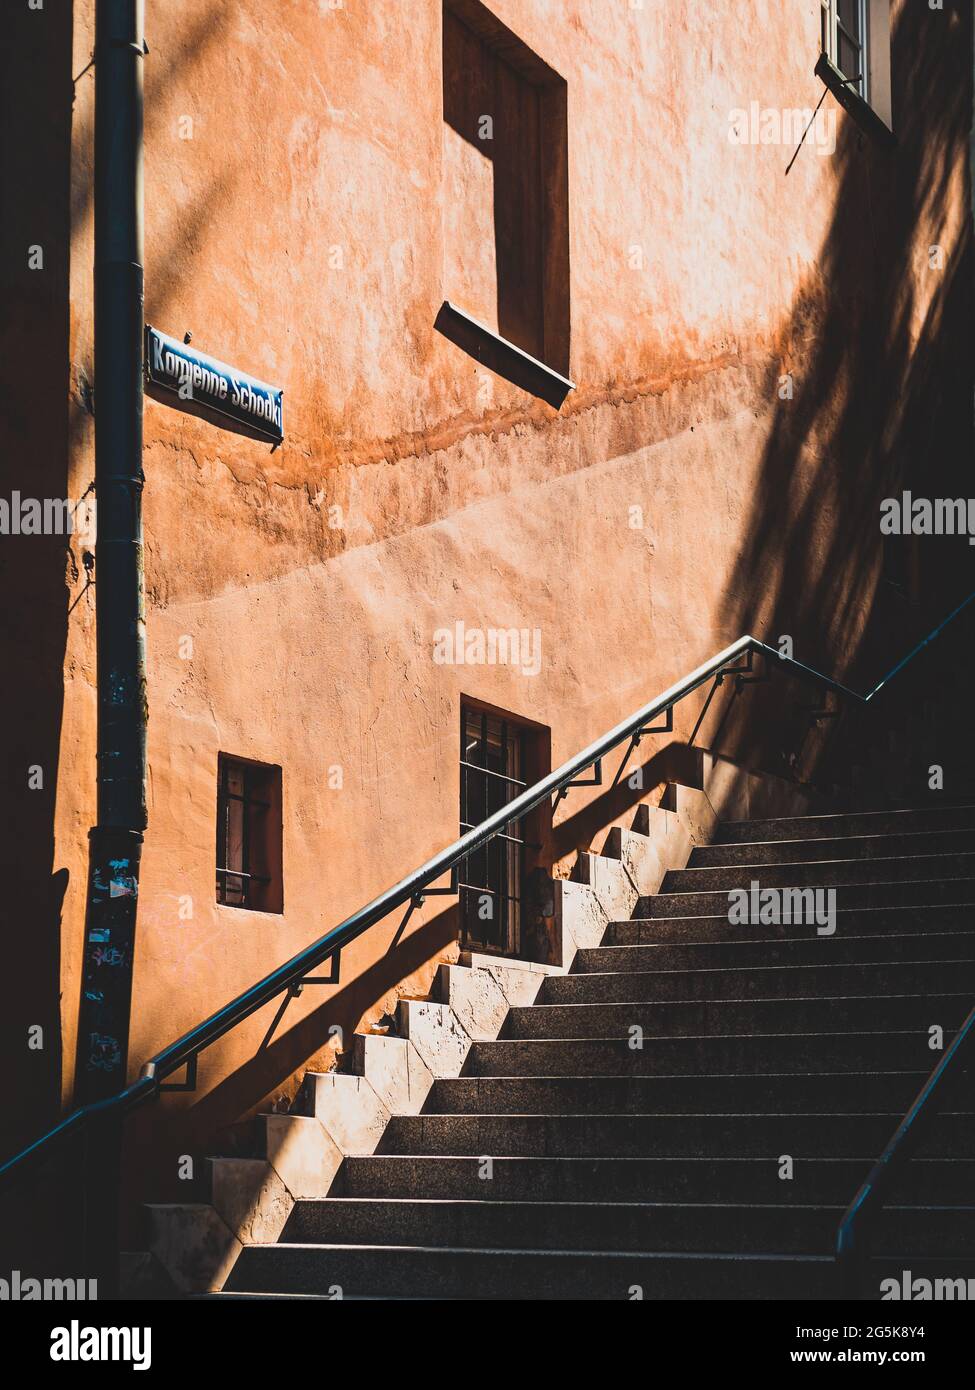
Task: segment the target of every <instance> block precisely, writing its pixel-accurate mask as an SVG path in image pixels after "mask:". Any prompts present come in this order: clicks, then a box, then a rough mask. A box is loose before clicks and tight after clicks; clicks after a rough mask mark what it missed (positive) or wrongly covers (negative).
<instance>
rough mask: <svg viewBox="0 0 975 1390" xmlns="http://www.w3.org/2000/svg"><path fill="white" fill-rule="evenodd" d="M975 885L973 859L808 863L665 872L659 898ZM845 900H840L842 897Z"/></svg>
mask: <svg viewBox="0 0 975 1390" xmlns="http://www.w3.org/2000/svg"><path fill="white" fill-rule="evenodd" d="M954 879H963V880H973V879H975V854H917V855H914V856H912V857H911V858H910V859H904V858H900V857H896V856H895V857H894V858H888V859H817V860H815V861H814V862H812V863H798V864H796V863H791V864H790V863H778V864H729V865H723V866H719V867H718V868H701V869H670V870H668V872H667V873H666V874H665V875H664V880H663V883H662V884H661V886H660V894H659V895H658V896H663V895H666V894H670V893H710V892H721V893H729V892H730V891H731V890H732V889H733V888H748V887H750V885H751V884H752V883H758V884H759V886H760V888H819V887H824V886H825V887H831V888H836V889H840V888H849V887H852V886H854V885H856V886H858V887H862V886H863V885H864V884H871V885H872V884H883V885H884V886H885V887H888V888H889V886H890V885H891V884H901V883H912V884H913V883H932V882H943V881H946V880H954ZM844 897H845V894H844Z"/></svg>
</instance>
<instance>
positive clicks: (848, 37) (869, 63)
mask: <svg viewBox="0 0 975 1390" xmlns="http://www.w3.org/2000/svg"><path fill="white" fill-rule="evenodd" d="M821 5H822V10H821V14H822V44H821V46H822V51H823V55H824V56H823V58H822V59H821V61H820V63H819V65H818V66H817V68H816V71H817V73H818V74H819V75H820V77H822V79H823V81H824V82H825V83H826V85H827V86H828V87H830V88H831V89H832V91H833V92H834V93H835V95H836V98H837V100H838V101H839V102H840V103H841V104H842V105H843V106H845V107H846V109H847V110H848V111H849V112H850V114H851V115H852V116H853V117H854V119H855V120H857V121H858V122H859V124H860V125H861V126H863V127H864V128H865V129H867V130H869V131H870V132H871V134H873V135H875V136H877V137H878V138H879V139H881V140H882V141H886V142H887V143H890V141H891V140H892V136H891V127H892V124H893V122H892V115H891V94H890V0H821ZM877 117H879V118H880V119H879V120H878V119H877Z"/></svg>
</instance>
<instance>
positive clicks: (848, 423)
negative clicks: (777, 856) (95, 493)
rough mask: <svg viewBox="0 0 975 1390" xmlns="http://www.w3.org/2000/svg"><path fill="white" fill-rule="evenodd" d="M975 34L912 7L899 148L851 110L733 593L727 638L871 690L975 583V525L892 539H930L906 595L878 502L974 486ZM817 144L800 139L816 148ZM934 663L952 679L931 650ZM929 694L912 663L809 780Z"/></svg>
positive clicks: (952, 643)
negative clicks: (758, 640) (963, 188)
mask: <svg viewBox="0 0 975 1390" xmlns="http://www.w3.org/2000/svg"><path fill="white" fill-rule="evenodd" d="M933 26H939V28H940V33H938V34H937V35H936V36H935V35H933V34H932V33H931V32H930V31H931V29H932V27H933ZM972 29H973V21H972V9H971V5H970V4H967V3H966V0H949V3H948V4H947V5H946V7H945V9H944V11H942V12H937V11H932V10H930V9H929V8H928V7H927V6H921V5H917V6H913V5H903V6H900V7H899V14H898V16H897V19H896V26H895V32H894V36H893V43H892V61H893V72H892V89H893V94H894V125H895V129H896V133H897V139H898V144H897V146H896V148H894V149H892V150H885V149H882V148H880V147H879V146H878V145H877V144H875V143H873V142H871V140H870V138H869V136H867V135H865V134H862V133H861V132H860V131H859V130H858V129H857V128H856V126H855V125H854V124H853V122H852V120H849V119H846V118H844V117H843V116H842V114H841V115H840V122H841V137H840V140H839V143H838V145H837V149H836V152H835V154H834V155H833V156H832V158H833V159H834V160H835V161H837V162H838V165H839V180H838V191H837V196H836V201H835V205H834V208H833V214H832V220H831V224H830V227H829V231H828V234H827V236H826V238H825V241H824V244H823V246H822V248H821V250H820V252H819V255H818V257H817V264H816V268H815V277H810V279H809V281H808V282H807V284H806V286H805V287H804V290H803V292H802V294H801V295H800V297H799V298H798V299H797V301H796V303H795V305H794V307H793V311H792V315H791V320H790V322H789V324H788V327H787V329H786V331H785V333H784V335H783V339H782V342H781V347H780V356H781V365H780V366H777V367H775V368H774V369H772V370H770V372H769V375H768V378H767V381H766V389H767V391H768V395H769V399H771V400H774V401H775V402H776V407H775V412H774V417H773V422H772V427H771V430H770V433H769V437H768V442H767V445H766V448H765V453H764V458H763V460H762V465H761V473H760V477H759V481H758V485H757V487H756V489H755V497H754V504H753V509H752V514H751V518H750V521H749V525H748V535H747V540H746V542H745V544H744V545H743V546H742V549H741V553H740V555H739V558H738V561H737V563H736V564H735V565H734V567H733V568H732V571H731V573H730V574H729V575H728V578H727V583H726V587H725V593H724V601H723V608H722V611H721V620H722V626H723V628H724V630H725V631H726V632H733V633H736V634H737V633H740V632H753V633H755V634H756V636H763V635H764V637H765V640H766V641H768V642H770V643H771V644H773V645H774V644H776V642H777V640H778V638H779V637H780V636H781V635H782V634H791V635H793V636H797V635H798V634H803V643H804V644H803V646H802V649H801V650H800V649H798V647H797V649H796V651H795V655H796V657H797V658H798V659H800V660H802V661H805V662H807V663H808V664H810V665H813V666H816V667H818V668H820V669H822V670H825V671H827V672H834V673H835V674H837V675H838V676H840V678H843V672H842V671H841V670H839V669H837V664H838V662H841V663H843V664H844V668H845V672H846V674H847V676H848V677H849V683H850V684H852V685H854V686H855V687H857V688H863V687H868V686H870V685H871V684H872V683H873V682H874V681H875V680H876V679H877V678H878V676H879V675H880V674H881V672H882V671H883V670H885V669H887V668H889V667H890V666H892V665H893V663H894V662H895V661H896V660H897V659H899V658H900V657H901V656H902V655H904V654H905V653H906V652H907V651H908V650H909V649H910V647H911V646H912V645H913V643H914V642H916V641H917V640H918V639H919V638H920V637H921V636H922V635H924V634H925V633H926V632H928V631H929V630H930V629H931V628H932V627H933V626H934V625H935V624H936V623H938V622H940V621H941V619H942V618H943V617H944V616H945V615H946V614H947V612H948V611H949V610H950V609H951V608H953V607H954V606H955V604H956V603H957V602H959V601H960V600H961V598H962V597H963V596H964V595H965V594H967V593H968V592H970V591H971V590H972V589H973V588H975V573H973V571H975V566H973V564H972V559H973V555H975V552H973V551H972V549H971V548H970V547H969V546H968V544H967V541H966V540H965V538H963V537H958V538H947V537H932V538H929V539H926V540H922V541H920V542H919V541H918V540H917V538H907V537H904V538H901V537H894V538H891V540H890V541H889V542H888V545H889V546H890V547H904V548H914V549H915V550H916V557H915V562H914V563H913V565H912V566H911V568H912V570H913V574H914V576H915V579H914V592H913V593H912V594H906V593H904V592H903V591H902V590H899V589H898V588H895V587H894V586H893V585H892V584H891V583H889V582H888V580H887V579H886V578H885V568H886V569H888V570H889V558H890V557H889V555H888V557H887V560H888V564H887V565H886V566H885V564H884V556H883V541H882V537H881V534H880V502H881V500H882V499H883V498H885V497H890V496H896V495H899V493H900V491H901V489H902V488H908V489H911V490H913V491H914V492H915V493H916V494H918V495H924V496H928V497H938V496H941V497H958V496H968V495H970V493H971V476H970V473H971V460H972V458H973V457H975V453H973V436H972V415H971V400H972V383H973V376H975V373H973V357H972V353H973V347H975V340H973V335H972V332H971V324H972V322H973V314H972V308H973V256H972V226H971V219H970V218H969V219H968V221H967V224H966V225H964V226H963V227H962V229H961V232H960V235H957V236H956V233H955V232H954V231H953V230H952V229H951V228H949V227H947V226H946V225H945V216H946V212H947V209H948V207H949V206H950V205H951V204H953V205H955V206H957V203H958V199H959V190H958V187H957V183H956V184H955V187H954V188H953V189H951V203H949V185H950V184H951V181H952V180H953V179H955V180H957V178H958V176H959V173H962V176H963V177H967V178H970V171H969V173H968V174H967V175H966V174H965V171H966V169H967V168H968V158H967V156H968V150H969V140H970V135H971V126H972ZM827 100H829V101H832V98H831V97H830V98H827ZM811 154H812V149H811V148H809V149H803V150H801V151H800V154H799V158H800V159H802V158H804V157H805V158H808V157H809V156H810V155H811ZM784 177H785V174H784V170H783V178H784ZM793 177H794V174H793ZM970 191H971V190H970V187H969V189H968V192H969V195H970ZM967 203H968V205H969V206H971V198H970V196H969V197H968V199H967ZM929 229H930V234H929ZM942 237H943V238H944V250H945V254H946V262H945V264H944V267H943V268H941V269H936V268H929V264H928V250H929V245H936V244H939V243H940V242H941V239H942ZM780 373H781V374H785V373H791V374H793V376H794V382H795V384H794V397H793V399H791V400H789V399H780V398H779V377H780ZM899 568H901V569H903V566H899ZM966 631H969V632H970V626H969V627H968V628H967V629H966ZM963 639H964V634H963V633H962V632H961V631H958V630H956V631H952V632H951V633H950V636H947V635H946V637H945V639H944V643H943V645H942V649H941V658H942V660H944V661H945V662H946V663H947V668H948V669H951V666H952V663H954V666H955V667H957V666H958V664H959V661H960V662H961V664H962V665H966V664H967V662H966V660H965V657H964V653H965V652H966V650H968V649H970V644H969V643H967V642H966V641H965V640H963ZM807 644H808V645H807ZM851 657H855V659H854V660H853V661H852V662H850V661H849V660H848V658H851ZM921 663H922V664H926V667H925V669H926V672H927V678H928V681H929V682H930V681H932V680H936V679H937V671H938V669H939V667H938V665H937V664H934V663H932V661H931V656H930V655H929V654H926V655H925V656H924V657H922V658H921ZM921 679H922V681H923V673H922V676H921ZM917 689H918V685H917V683H916V681H915V673H914V672H912V673H911V676H910V678H906V679H905V680H904V681H902V682H901V683H900V684H899V686H898V687H897V688H893V687H892V690H891V692H890V694H889V695H885V696H884V697H883V701H884V705H883V709H884V711H885V712H884V714H883V718H882V719H880V718H879V717H878V718H875V719H873V720H872V722H871V718H870V717H869V715H875V714H877V711H879V710H880V709H881V705H879V704H878V705H876V706H874V707H873V709H872V710H871V711H870V712H869V715H864V716H862V717H857V718H855V719H853V720H841V721H840V722H839V723H838V724H836V725H835V732H834V731H832V726H831V732H830V734H829V735H828V736H827V737H825V738H822V739H819V740H815V739H813V740H809V744H808V756H807V757H806V759H805V769H804V770H805V772H806V774H807V775H808V774H811V773H812V772H814V771H815V770H816V769H817V767H821V766H822V764H823V763H824V759H825V755H826V752H827V750H828V749H829V748H830V747H832V748H833V750H834V757H833V761H836V760H837V759H839V761H841V762H842V761H843V760H848V759H849V758H850V757H853V756H859V754H857V753H856V743H857V742H858V741H859V738H860V737H863V736H866V737H869V738H873V739H876V735H877V729H878V727H879V725H880V724H882V723H883V724H886V723H887V722H889V721H890V720H891V718H893V717H894V711H895V709H897V708H898V707H903V708H902V713H903V712H904V711H905V710H906V705H909V704H910V703H912V702H914V701H916V699H917ZM844 725H846V728H845V729H844ZM761 727H762V724H761V721H759V720H755V719H754V718H753V719H751V720H749V721H747V722H743V721H740V720H739V721H736V727H735V736H736V739H737V743H738V752H739V755H741V756H743V757H744V759H745V760H746V761H747V760H748V758H749V754H751V757H752V760H753V761H755V760H758V761H760V760H761V750H760V748H759V743H758V739H759V737H760V735H759V734H758V733H757V731H758V730H760V729H761ZM854 730H856V731H858V732H857V738H856V740H854V739H853V731H854ZM905 736H906V731H905ZM825 760H826V761H829V759H825ZM772 770H775V771H781V770H782V769H781V768H777V767H773V768H772Z"/></svg>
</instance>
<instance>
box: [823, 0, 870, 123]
mask: <svg viewBox="0 0 975 1390" xmlns="http://www.w3.org/2000/svg"><path fill="white" fill-rule="evenodd" d="M822 7H823V8H822V24H823V30H822V42H823V52H824V53H825V54H826V55H827V56H828V57H829V59H830V61H831V62H832V63H833V64H834V66H835V67H836V68H838V69H839V71H840V72H841V73H842V75H843V76H844V77H845V78H846V80H847V82H848V83H849V85H850V88H851V90H852V91H854V92H857V93H858V94H859V95H860V96H861V97H863V99H864V101H869V100H870V54H869V50H868V44H869V36H870V3H869V0H822Z"/></svg>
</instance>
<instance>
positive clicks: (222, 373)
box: [146, 323, 284, 444]
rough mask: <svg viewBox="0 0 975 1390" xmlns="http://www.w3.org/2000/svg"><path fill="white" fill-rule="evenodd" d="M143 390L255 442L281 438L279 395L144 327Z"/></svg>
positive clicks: (213, 358)
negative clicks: (144, 384)
mask: <svg viewBox="0 0 975 1390" xmlns="http://www.w3.org/2000/svg"><path fill="white" fill-rule="evenodd" d="M146 390H147V391H148V393H149V394H150V395H151V396H153V398H154V399H158V400H161V401H163V402H165V404H167V405H172V406H175V407H176V408H177V409H178V410H186V411H188V412H189V413H190V414H191V415H199V416H202V418H203V419H206V420H211V421H212V422H213V423H214V424H217V425H221V426H222V427H223V428H224V429H232V430H235V431H237V433H239V434H249V435H251V436H252V437H253V438H255V439H272V440H273V441H274V442H275V444H280V443H281V441H282V439H283V438H284V406H283V402H282V395H283V392H282V391H281V389H280V387H277V386H268V385H267V383H266V382H263V381H258V380H257V379H256V378H255V377H252V376H248V375H247V374H246V372H239V371H238V370H237V368H236V367H228V366H227V364H226V363H225V362H218V361H217V359H216V358H215V357H208V356H207V354H206V353H205V352H197V351H196V349H195V348H192V347H190V346H189V345H188V344H187V343H180V342H177V340H176V339H175V338H170V337H169V336H168V334H166V333H160V331H159V329H158V328H153V327H152V326H151V325H150V324H148V323H147V324H146Z"/></svg>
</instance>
